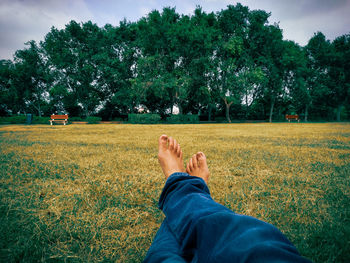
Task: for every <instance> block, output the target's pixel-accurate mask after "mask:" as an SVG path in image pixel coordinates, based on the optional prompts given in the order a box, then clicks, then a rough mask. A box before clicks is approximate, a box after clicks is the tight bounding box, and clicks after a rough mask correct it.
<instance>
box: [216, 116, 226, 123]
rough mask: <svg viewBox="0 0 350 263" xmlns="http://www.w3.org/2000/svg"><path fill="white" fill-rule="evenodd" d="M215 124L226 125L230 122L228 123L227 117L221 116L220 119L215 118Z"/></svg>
mask: <svg viewBox="0 0 350 263" xmlns="http://www.w3.org/2000/svg"><path fill="white" fill-rule="evenodd" d="M215 122H218V123H225V122H228V121H227V119H226V117H223V116H219V117H215Z"/></svg>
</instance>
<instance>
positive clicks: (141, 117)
mask: <svg viewBox="0 0 350 263" xmlns="http://www.w3.org/2000/svg"><path fill="white" fill-rule="evenodd" d="M160 119H161V118H160V115H159V114H149V113H147V114H128V122H130V123H142V124H146V123H147V124H153V123H159V122H160Z"/></svg>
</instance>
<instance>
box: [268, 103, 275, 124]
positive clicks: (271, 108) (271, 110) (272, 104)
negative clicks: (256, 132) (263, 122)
mask: <svg viewBox="0 0 350 263" xmlns="http://www.w3.org/2000/svg"><path fill="white" fill-rule="evenodd" d="M274 106H275V100H274V99H273V100H272V101H271V107H270V117H269V122H272V115H273V107H274Z"/></svg>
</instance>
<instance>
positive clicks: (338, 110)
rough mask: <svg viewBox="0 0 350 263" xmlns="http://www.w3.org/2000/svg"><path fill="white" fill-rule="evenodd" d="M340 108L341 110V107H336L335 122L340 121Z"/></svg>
mask: <svg viewBox="0 0 350 263" xmlns="http://www.w3.org/2000/svg"><path fill="white" fill-rule="evenodd" d="M341 108H342V105H338V107H337V121H340V113H341Z"/></svg>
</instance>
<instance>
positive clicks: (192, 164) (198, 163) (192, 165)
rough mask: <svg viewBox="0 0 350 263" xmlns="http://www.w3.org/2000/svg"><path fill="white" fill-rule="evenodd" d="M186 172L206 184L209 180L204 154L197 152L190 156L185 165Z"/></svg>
mask: <svg viewBox="0 0 350 263" xmlns="http://www.w3.org/2000/svg"><path fill="white" fill-rule="evenodd" d="M186 172H187V173H188V174H190V175H192V176H197V177H200V178H202V179H203V180H204V181H205V183H206V184H208V180H209V169H208V164H207V158H206V157H205V155H204V153H202V152H198V153H196V154H194V155H193V156H192V158H191V159H190V160H189V162H188V163H187V167H186Z"/></svg>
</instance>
